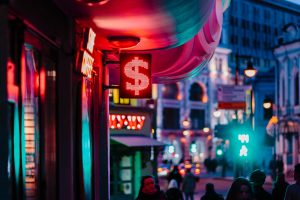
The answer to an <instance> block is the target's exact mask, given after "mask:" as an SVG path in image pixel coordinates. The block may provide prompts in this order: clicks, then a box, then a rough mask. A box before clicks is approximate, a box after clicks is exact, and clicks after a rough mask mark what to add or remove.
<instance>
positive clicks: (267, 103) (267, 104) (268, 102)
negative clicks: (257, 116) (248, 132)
mask: <svg viewBox="0 0 300 200" xmlns="http://www.w3.org/2000/svg"><path fill="white" fill-rule="evenodd" d="M263 107H264V108H265V109H270V108H271V107H272V100H271V99H270V98H268V97H266V98H265V99H264V103H263Z"/></svg>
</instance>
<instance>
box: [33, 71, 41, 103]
mask: <svg viewBox="0 0 300 200" xmlns="http://www.w3.org/2000/svg"><path fill="white" fill-rule="evenodd" d="M39 88H40V77H39V73H38V72H34V96H36V97H37V96H38V95H39Z"/></svg>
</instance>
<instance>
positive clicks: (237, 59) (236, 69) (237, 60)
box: [233, 54, 240, 178]
mask: <svg viewBox="0 0 300 200" xmlns="http://www.w3.org/2000/svg"><path fill="white" fill-rule="evenodd" d="M239 71H240V67H239V55H238V54H235V85H238V83H239ZM234 114H235V117H236V120H235V123H236V124H237V123H238V112H237V110H235V111H234ZM233 171H234V177H235V178H237V177H239V176H240V173H239V171H240V170H239V163H238V160H237V159H236V161H235V164H234V170H233Z"/></svg>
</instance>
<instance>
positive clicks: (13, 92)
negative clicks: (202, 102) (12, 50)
mask: <svg viewBox="0 0 300 200" xmlns="http://www.w3.org/2000/svg"><path fill="white" fill-rule="evenodd" d="M7 91H8V99H9V100H13V101H15V102H17V101H18V95H19V90H18V86H17V85H15V65H14V63H13V62H12V61H11V60H8V62H7Z"/></svg>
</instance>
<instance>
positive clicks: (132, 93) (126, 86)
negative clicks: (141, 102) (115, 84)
mask: <svg viewBox="0 0 300 200" xmlns="http://www.w3.org/2000/svg"><path fill="white" fill-rule="evenodd" d="M120 61H121V74H120V78H121V81H120V82H121V83H122V84H121V85H120V97H121V98H151V89H152V87H151V86H152V85H151V67H150V64H151V55H150V54H138V55H136V54H121V56H120Z"/></svg>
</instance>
